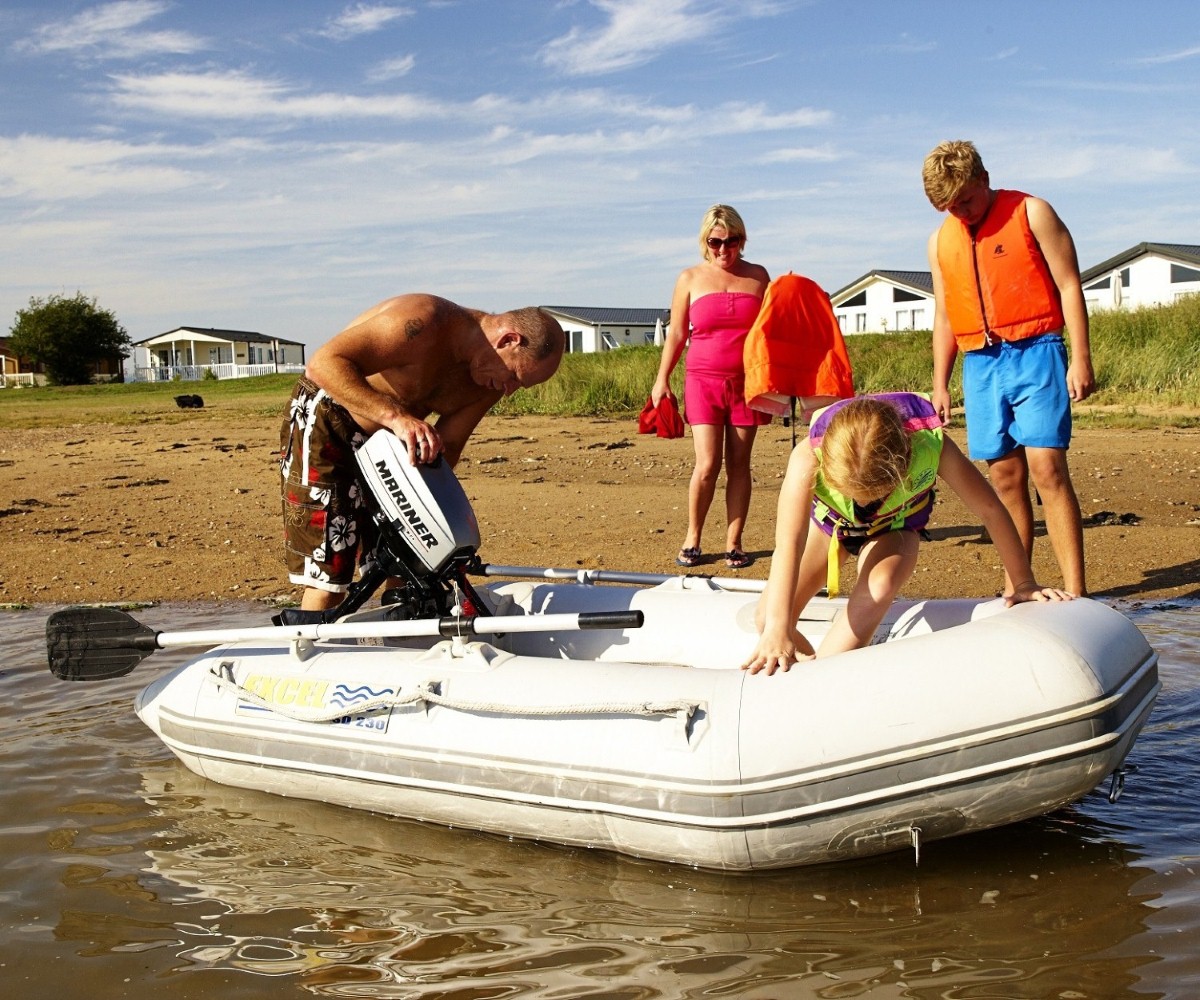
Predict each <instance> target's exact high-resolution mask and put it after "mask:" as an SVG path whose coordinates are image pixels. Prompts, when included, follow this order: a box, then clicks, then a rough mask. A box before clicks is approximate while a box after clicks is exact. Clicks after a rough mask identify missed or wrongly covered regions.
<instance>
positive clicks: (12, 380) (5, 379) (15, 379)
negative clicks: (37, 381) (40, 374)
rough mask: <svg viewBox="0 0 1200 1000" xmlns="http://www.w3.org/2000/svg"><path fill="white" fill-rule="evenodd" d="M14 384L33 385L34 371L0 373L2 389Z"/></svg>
mask: <svg viewBox="0 0 1200 1000" xmlns="http://www.w3.org/2000/svg"><path fill="white" fill-rule="evenodd" d="M14 385H33V372H3V373H0V389H8V388H11V387H12V386H14Z"/></svg>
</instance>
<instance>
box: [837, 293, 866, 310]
mask: <svg viewBox="0 0 1200 1000" xmlns="http://www.w3.org/2000/svg"><path fill="white" fill-rule="evenodd" d="M866 304H867V292H866V289H864V290H863V291H861V292H859V293H858V294H857V295H855V296H853V297H851V298H848V299H847V300H846V301H845V302H843V303H842V308H844V309H853V308H854V307H855V306H865V305H866Z"/></svg>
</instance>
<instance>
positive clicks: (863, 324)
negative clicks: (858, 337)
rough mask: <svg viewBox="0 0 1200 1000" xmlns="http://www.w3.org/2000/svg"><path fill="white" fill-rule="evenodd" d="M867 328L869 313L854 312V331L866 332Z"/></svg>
mask: <svg viewBox="0 0 1200 1000" xmlns="http://www.w3.org/2000/svg"><path fill="white" fill-rule="evenodd" d="M866 330H867V314H866V313H865V312H861V313H855V314H854V332H855V333H865V332H866Z"/></svg>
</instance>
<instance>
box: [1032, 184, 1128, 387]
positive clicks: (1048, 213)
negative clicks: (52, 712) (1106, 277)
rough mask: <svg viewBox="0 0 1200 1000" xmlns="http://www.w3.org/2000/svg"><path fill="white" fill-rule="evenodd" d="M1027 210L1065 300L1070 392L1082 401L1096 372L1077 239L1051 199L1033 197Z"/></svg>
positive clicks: (1091, 385)
mask: <svg viewBox="0 0 1200 1000" xmlns="http://www.w3.org/2000/svg"><path fill="white" fill-rule="evenodd" d="M1025 211H1026V214H1027V215H1028V217H1029V228H1030V230H1031V231H1032V233H1033V235H1034V238H1035V239H1036V240H1037V241H1038V246H1039V247H1041V250H1042V256H1043V257H1045V258H1046V265H1047V266H1048V267H1049V268H1050V276H1051V277H1052V278H1053V279H1054V285H1055V287H1056V288H1057V289H1058V297H1059V299H1060V300H1061V301H1062V310H1063V319H1064V320H1065V321H1066V324H1067V336H1068V337H1069V338H1070V342H1071V358H1070V365H1069V367H1068V368H1067V392H1068V393H1069V394H1070V396H1071V399H1073V400H1074V401H1075V402H1077V403H1078V402H1080V401H1081V400H1084V399H1087V398H1088V396H1090V395H1091V394H1092V392H1093V391H1094V390H1095V388H1096V376H1095V373H1094V372H1093V371H1092V349H1091V339H1090V335H1089V330H1088V314H1087V303H1086V302H1084V299H1083V283H1082V282H1081V281H1080V278H1079V258H1078V256H1077V255H1076V253H1075V241H1074V240H1073V239H1071V234H1070V232H1069V231H1068V230H1067V227H1066V226H1065V225H1063V222H1062V220H1061V219H1060V218H1059V217H1058V215H1057V213H1056V212H1055V211H1054V209H1053V208H1051V207H1050V204H1049V203H1048V202H1045V201H1043V200H1042V199H1041V198H1029V199H1027V200H1026V203H1025ZM1117 280H1120V279H1119V278H1118V279H1117Z"/></svg>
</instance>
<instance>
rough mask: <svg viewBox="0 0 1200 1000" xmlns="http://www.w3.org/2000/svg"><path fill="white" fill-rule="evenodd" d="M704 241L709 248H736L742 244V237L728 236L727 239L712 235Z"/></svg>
mask: <svg viewBox="0 0 1200 1000" xmlns="http://www.w3.org/2000/svg"><path fill="white" fill-rule="evenodd" d="M704 243H705V245H706V246H707V247H708V249H709V250H720V249H721V247H728V248H729V249H730V250H736V249H737V248H738V247H740V246H741V245H742V238H741V237H740V236H727V237H726V238H725V239H723V240H719V239H717V238H716V237H715V236H710V237H709V238H708V239H706V240H705V241H704Z"/></svg>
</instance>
